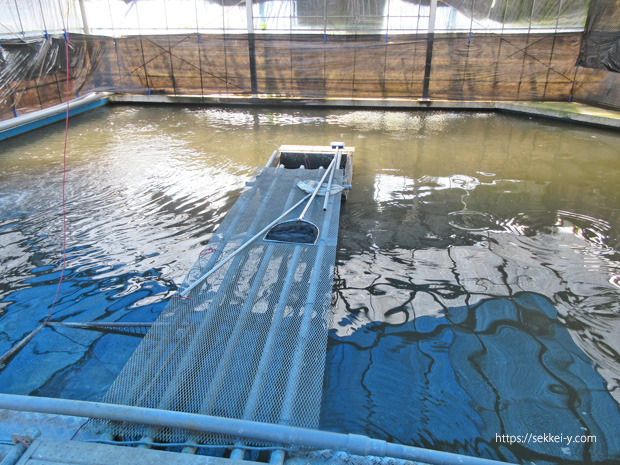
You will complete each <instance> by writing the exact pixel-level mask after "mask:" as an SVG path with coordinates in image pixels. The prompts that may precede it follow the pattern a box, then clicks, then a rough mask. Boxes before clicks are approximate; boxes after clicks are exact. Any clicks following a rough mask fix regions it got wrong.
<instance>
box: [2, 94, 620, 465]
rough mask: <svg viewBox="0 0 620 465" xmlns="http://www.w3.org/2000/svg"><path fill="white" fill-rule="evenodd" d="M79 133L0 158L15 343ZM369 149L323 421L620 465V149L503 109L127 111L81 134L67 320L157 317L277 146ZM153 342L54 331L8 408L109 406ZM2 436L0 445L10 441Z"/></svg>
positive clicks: (54, 252) (45, 261)
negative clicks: (122, 375) (46, 400)
mask: <svg viewBox="0 0 620 465" xmlns="http://www.w3.org/2000/svg"><path fill="white" fill-rule="evenodd" d="M63 140H64V125H62V124H57V125H53V126H50V127H47V128H44V129H41V130H38V131H36V132H32V133H29V134H27V135H24V136H20V137H17V138H14V139H11V140H7V141H3V142H1V143H0V273H1V278H0V351H2V352H4V351H6V350H8V349H9V348H10V347H12V346H13V345H14V344H15V343H16V342H17V341H18V340H19V339H20V338H22V337H23V336H25V335H26V334H28V333H29V332H30V331H31V330H33V329H34V328H36V327H37V326H38V325H39V323H40V322H41V321H42V320H43V319H45V318H46V317H47V315H48V313H49V312H50V306H51V304H52V302H53V300H54V296H55V293H56V286H57V283H58V279H59V277H60V270H61V264H62V241H63V233H62V231H63V227H62V197H61V195H62V190H61V189H62V168H63V165H62V147H63ZM332 140H342V141H344V142H345V143H346V145H347V146H354V147H355V148H356V152H355V156H354V170H353V189H352V190H351V191H350V194H349V198H348V200H347V202H346V203H345V204H344V205H343V208H342V212H341V220H340V237H339V248H338V256H337V263H336V280H335V285H334V292H333V301H334V305H333V316H332V321H331V325H330V340H329V345H328V352H327V365H326V372H325V381H324V392H323V406H322V411H321V428H322V429H326V430H330V431H337V432H347V433H358V434H365V435H368V436H371V437H375V438H379V439H385V440H389V441H393V442H399V443H403V444H409V445H415V446H421V447H428V448H432V449H438V450H444V451H451V452H458V453H463V454H468V455H474V456H479V457H486V458H495V459H500V460H506V461H508V462H512V463H536V464H547V463H601V464H602V463H617V461H618V460H620V410H619V403H620V389H619V383H620V356H619V352H620V342H619V341H620V337H619V335H620V299H619V297H620V255H619V254H618V250H620V243H619V242H620V235H619V232H620V206H619V205H620V201H619V200H620V188H619V187H618V182H617V179H618V178H619V177H620V153H619V150H618V147H620V135H619V134H618V133H616V132H612V131H607V130H599V129H593V128H588V127H582V126H574V125H565V124H561V123H556V122H549V121H542V120H535V119H528V118H520V117H514V116H506V115H503V114H494V113H452V112H430V111H425V112H400V111H399V112H394V111H389V112H387V111H386V112H384V111H352V110H333V111H332V110H294V109H288V110H283V109H278V110H274V109H270V110H265V109H258V108H254V109H239V108H200V107H187V108H183V107H168V106H166V107H160V106H144V107H139V106H137V107H129V106H111V107H106V108H102V109H99V110H96V111H93V112H91V113H88V114H85V115H81V116H78V117H75V118H73V119H72V120H71V122H70V132H69V151H68V158H67V185H66V186H67V190H66V192H67V202H66V209H67V271H66V274H65V278H64V282H63V284H62V287H61V289H60V296H59V300H58V302H57V304H56V305H55V307H54V308H53V310H52V320H53V321H59V322H87V321H98V322H110V321H112V322H152V321H154V320H155V318H156V317H157V316H158V314H159V312H160V311H161V310H162V309H163V308H164V306H165V304H166V302H167V301H168V299H169V298H170V297H171V296H172V295H174V294H175V292H176V289H177V285H178V284H180V283H181V281H182V279H183V277H184V276H185V274H186V273H187V272H188V271H189V269H190V268H191V266H192V264H193V263H194V262H195V261H196V260H197V259H198V255H199V253H200V251H201V250H202V249H203V247H204V245H206V244H207V243H208V241H209V239H210V238H211V236H212V234H213V233H214V232H215V231H216V230H217V226H218V224H219V223H220V222H221V220H222V218H223V216H224V215H225V214H226V212H227V211H228V210H229V209H230V207H231V206H232V205H233V204H234V202H235V200H236V199H237V197H238V195H239V193H240V191H241V189H242V188H243V187H244V186H245V183H246V182H247V181H250V180H251V177H252V173H253V171H254V169H255V168H256V167H258V166H263V165H264V164H265V163H266V161H267V159H268V158H269V156H270V154H271V152H272V151H273V150H274V149H276V148H278V146H279V145H282V144H299V145H304V144H305V145H327V144H329V142H330V141H332ZM139 341H140V339H139V338H138V337H132V336H127V335H119V334H109V333H99V332H94V331H86V330H78V329H74V328H67V327H48V328H45V329H44V330H43V331H41V332H40V333H39V334H37V336H36V337H35V338H34V339H33V340H32V341H31V342H30V343H29V344H28V345H27V346H26V348H25V349H24V350H22V351H21V352H20V353H19V354H18V355H17V356H16V357H15V358H14V359H13V360H11V361H10V362H9V363H8V364H7V366H6V367H4V368H3V369H2V370H1V371H0V391H1V392H5V393H18V394H31V395H40V396H52V397H65V398H73V399H88V400H99V399H101V398H102V396H103V394H104V393H105V391H106V390H107V388H108V387H109V385H110V384H111V382H112V381H113V380H114V378H115V377H116V375H117V374H118V373H119V371H120V369H121V368H122V366H123V365H124V363H125V362H126V361H127V359H128V358H129V356H130V355H131V353H132V351H133V350H134V349H135V347H136V346H137V344H138V343H139ZM0 439H1V438H0Z"/></svg>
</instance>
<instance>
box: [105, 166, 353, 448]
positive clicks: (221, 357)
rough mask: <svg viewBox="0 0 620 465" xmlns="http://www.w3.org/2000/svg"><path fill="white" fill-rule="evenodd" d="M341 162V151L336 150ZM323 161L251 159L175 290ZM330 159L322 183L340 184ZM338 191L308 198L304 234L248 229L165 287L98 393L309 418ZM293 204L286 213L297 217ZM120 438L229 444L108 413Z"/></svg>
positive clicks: (317, 382)
mask: <svg viewBox="0 0 620 465" xmlns="http://www.w3.org/2000/svg"><path fill="white" fill-rule="evenodd" d="M343 163H344V157H343ZM323 173H324V169H323V168H320V169H312V170H310V169H303V168H300V169H284V167H283V166H281V167H279V168H272V167H266V168H262V169H259V170H257V176H256V178H255V181H254V182H252V183H249V184H248V187H246V189H245V190H244V191H243V192H242V194H241V196H240V198H239V199H238V201H237V202H236V203H235V205H234V206H233V208H232V209H231V211H230V212H229V213H228V214H227V215H226V218H225V219H224V221H223V222H222V224H221V226H220V227H219V229H218V231H217V233H216V234H215V235H214V236H213V238H212V239H211V241H210V242H209V244H208V246H207V247H206V248H205V249H204V250H203V252H202V253H201V255H200V258H199V259H198V261H197V263H196V264H195V265H194V267H193V268H192V270H191V271H190V273H189V274H188V276H187V278H186V279H185V281H184V283H183V286H182V288H183V289H187V288H188V287H189V286H190V285H191V284H192V283H194V282H195V281H196V280H197V279H198V278H199V277H200V276H202V275H203V274H204V273H206V272H207V271H209V270H210V269H212V268H213V267H215V266H216V265H218V263H220V262H221V261H222V260H224V259H225V258H226V257H227V256H229V255H230V254H231V253H232V252H234V251H235V250H236V249H238V248H239V246H241V245H242V244H243V243H244V242H245V241H247V240H248V239H250V238H251V237H252V236H254V235H255V234H256V233H257V232H259V231H260V230H261V229H263V228H264V227H265V226H267V225H268V224H269V223H271V222H272V221H273V220H275V219H276V218H277V217H278V216H280V215H281V214H282V213H283V212H284V211H286V210H287V209H288V208H290V207H291V206H293V205H294V204H295V203H296V202H298V201H299V200H301V199H302V198H303V197H304V196H306V193H305V192H303V191H302V190H301V189H300V188H298V187H297V183H298V182H299V181H304V180H317V181H318V180H319V179H320V177H321V175H322V174H323ZM342 178H343V170H341V169H338V170H337V171H336V172H335V175H334V181H333V182H334V183H337V184H341V185H342V183H343V179H342ZM340 202H341V194H340V193H339V194H337V195H334V196H331V197H330V199H329V203H328V208H327V211H323V197H317V199H315V201H314V202H313V203H312V205H311V208H310V210H309V212H308V214H307V215H306V219H307V220H309V221H312V222H313V223H315V224H316V225H317V226H318V227H319V229H320V236H319V239H318V241H317V242H316V244H314V245H293V244H283V243H273V242H265V241H264V240H263V239H262V238H260V239H258V240H256V241H255V242H253V243H252V245H250V246H249V247H248V248H247V249H245V250H244V251H243V252H242V253H240V254H239V255H237V256H236V257H235V258H234V259H232V260H230V261H229V262H228V263H226V264H225V265H224V266H222V267H221V268H220V269H219V270H218V271H216V272H215V273H214V274H212V275H211V276H210V277H208V278H207V279H206V280H205V281H203V282H202V283H201V284H200V285H198V286H196V287H195V288H194V289H193V290H191V292H189V293H188V294H187V297H177V298H172V299H171V301H170V303H169V304H168V305H167V306H166V308H165V309H164V311H163V312H162V313H161V315H160V316H159V318H158V319H157V321H156V322H155V324H154V325H153V328H152V329H151V330H150V331H149V332H148V333H147V334H146V336H145V337H144V339H143V341H142V342H141V344H140V345H139V346H138V348H137V350H136V351H135V353H134V354H133V356H132V357H131V358H130V360H129V361H128V363H127V365H126V366H125V367H124V369H123V370H122V372H121V373H120V375H119V376H118V378H117V379H116V381H115V382H114V384H113V385H112V386H111V388H110V390H109V391H108V393H107V394H106V396H105V398H104V402H109V403H117V404H125V405H132V406H140V407H151V408H159V409H166V410H174V411H182V412H191V413H200V414H207V415H215V416H222V417H228V418H239V419H248V420H256V421H261V422H269V423H276V424H285V425H291V426H300V427H306V428H317V427H318V421H319V413H320V406H321V390H322V386H323V372H324V364H325V350H326V344H327V329H328V325H329V318H330V308H331V293H332V282H333V274H334V265H335V257H336V242H337V237H338V220H339V214H340ZM304 206H305V203H304V204H303V205H301V206H300V207H299V208H298V209H296V210H295V211H293V212H292V213H291V214H290V215H289V216H288V217H287V219H289V218H295V217H297V216H298V215H299V214H300V212H301V210H302V209H303V207H304ZM107 429H108V432H109V433H112V434H113V435H115V436H120V437H125V438H138V437H148V438H151V439H153V440H157V441H166V442H168V441H169V442H180V441H187V440H190V441H192V442H203V443H230V442H231V438H222V437H219V436H217V435H211V434H206V433H202V434H194V433H190V432H187V431H178V430H173V429H170V428H154V427H147V426H144V425H135V424H126V423H110V424H108V426H107Z"/></svg>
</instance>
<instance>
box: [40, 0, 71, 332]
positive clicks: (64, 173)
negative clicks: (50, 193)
mask: <svg viewBox="0 0 620 465" xmlns="http://www.w3.org/2000/svg"><path fill="white" fill-rule="evenodd" d="M70 8H71V3H70V2H69V1H68V2H67V26H68V25H69V11H70ZM65 58H66V61H67V72H66V74H67V81H66V84H67V85H66V97H67V112H66V115H65V148H64V152H63V158H62V271H61V272H60V279H59V280H58V287H57V288H56V296H55V297H54V302H53V303H52V306H51V307H50V311H49V313H48V314H47V318H46V319H45V322H44V324H46V323H48V322H49V321H50V319H51V318H52V312H53V311H54V306H55V305H56V302H58V296H59V295H60V285H61V284H62V280H63V278H64V276H65V269H66V268H67V207H66V189H65V187H66V182H67V141H68V139H69V28H68V27H67V30H66V31H65Z"/></svg>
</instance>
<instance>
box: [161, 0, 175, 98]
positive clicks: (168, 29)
mask: <svg viewBox="0 0 620 465" xmlns="http://www.w3.org/2000/svg"><path fill="white" fill-rule="evenodd" d="M164 18H166V37H167V38H168V55H169V57H170V78H171V79H172V90H173V92H174V95H177V82H176V80H175V79H174V63H173V62H172V44H171V42H170V28H169V27H168V9H167V8H166V0H164Z"/></svg>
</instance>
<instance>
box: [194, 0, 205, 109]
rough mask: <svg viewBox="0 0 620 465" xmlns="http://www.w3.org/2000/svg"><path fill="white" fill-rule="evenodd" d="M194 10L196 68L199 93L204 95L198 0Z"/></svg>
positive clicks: (195, 0) (195, 1)
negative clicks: (198, 73)
mask: <svg viewBox="0 0 620 465" xmlns="http://www.w3.org/2000/svg"><path fill="white" fill-rule="evenodd" d="M194 10H195V11H196V47H197V48H198V50H197V52H198V68H199V69H200V95H201V96H203V97H204V95H205V87H204V83H203V79H202V57H201V56H200V23H199V21H198V0H194Z"/></svg>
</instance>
